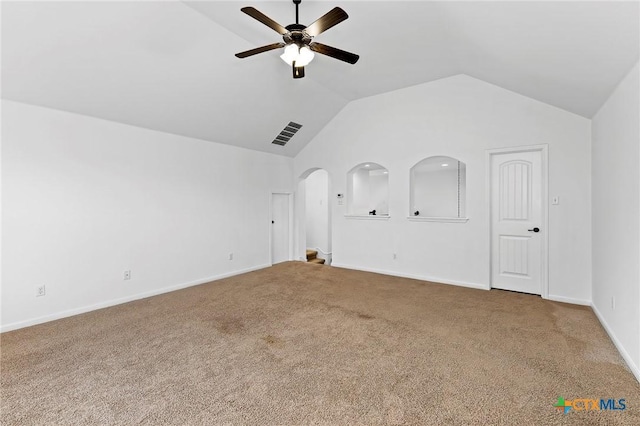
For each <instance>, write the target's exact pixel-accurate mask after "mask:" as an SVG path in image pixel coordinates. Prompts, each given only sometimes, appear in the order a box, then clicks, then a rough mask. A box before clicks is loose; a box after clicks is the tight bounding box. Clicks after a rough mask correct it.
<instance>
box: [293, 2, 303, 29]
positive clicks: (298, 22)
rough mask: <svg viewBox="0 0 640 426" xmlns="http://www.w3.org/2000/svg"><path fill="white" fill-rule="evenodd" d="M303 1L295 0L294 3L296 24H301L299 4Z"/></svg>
mask: <svg viewBox="0 0 640 426" xmlns="http://www.w3.org/2000/svg"><path fill="white" fill-rule="evenodd" d="M300 3H302V0H293V4H295V5H296V24H298V25H299V24H300V20H299V19H298V5H299V4H300Z"/></svg>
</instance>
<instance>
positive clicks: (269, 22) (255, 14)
mask: <svg viewBox="0 0 640 426" xmlns="http://www.w3.org/2000/svg"><path fill="white" fill-rule="evenodd" d="M240 10H241V11H242V12H244V13H246V14H247V15H249V16H251V17H252V18H253V19H256V20H258V21H260V22H262V23H263V24H265V25H266V26H267V27H269V28H271V29H273V30H275V31H276V32H277V33H279V34H280V35H285V34H286V33H287V32H288V31H287V29H286V28H285V27H283V26H282V25H280V24H278V23H277V22H276V21H274V20H273V19H271V18H269V17H268V16H267V15H265V14H264V13H262V12H260V11H258V9H256V8H254V7H243V8H242V9H240Z"/></svg>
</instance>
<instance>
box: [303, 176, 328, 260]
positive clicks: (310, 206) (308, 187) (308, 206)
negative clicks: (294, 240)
mask: <svg viewBox="0 0 640 426" xmlns="http://www.w3.org/2000/svg"><path fill="white" fill-rule="evenodd" d="M329 194H330V179H329V173H328V172H327V171H326V170H324V169H320V168H313V169H309V170H307V171H306V172H305V173H303V174H302V175H301V176H300V179H299V182H298V197H297V199H298V202H297V203H296V204H297V210H298V244H297V247H298V256H299V258H300V260H307V258H308V257H309V258H310V259H312V258H314V257H315V258H317V259H321V260H324V262H325V264H326V265H330V264H331V258H332V252H331V250H332V249H331V203H330V201H331V198H330V197H329ZM308 251H310V252H308Z"/></svg>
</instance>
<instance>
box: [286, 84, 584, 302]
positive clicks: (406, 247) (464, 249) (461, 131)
mask: <svg viewBox="0 0 640 426" xmlns="http://www.w3.org/2000/svg"><path fill="white" fill-rule="evenodd" d="M590 141H591V125H590V120H588V119H586V118H583V117H580V116H577V115H574V114H571V113H569V112H566V111H564V110H561V109H558V108H555V107H552V106H549V105H546V104H544V103H541V102H538V101H535V100H532V99H530V98H527V97H525V96H521V95H518V94H515V93H513V92H510V91H508V90H504V89H501V88H499V87H497V86H493V85H491V84H487V83H484V82H482V81H480V80H477V79H474V78H472V77H469V76H465V75H458V76H455V77H451V78H447V79H442V80H438V81H435V82H431V83H427V84H422V85H418V86H414V87H410V88H407V89H403V90H398V91H394V92H390V93H386V94H382V95H379V96H374V97H369V98H365V99H361V100H358V101H355V102H352V103H350V104H349V105H347V106H346V107H345V108H344V109H343V111H342V112H341V113H340V114H338V116H336V117H335V118H334V119H333V121H331V122H330V123H329V124H328V125H327V126H326V127H325V128H324V129H323V130H322V131H321V132H320V134H318V136H316V138H315V139H314V140H313V141H312V142H311V143H310V144H309V145H308V146H307V147H306V148H305V149H304V150H303V151H302V152H301V153H300V154H299V155H298V156H297V157H296V158H295V174H296V175H299V174H300V173H301V172H303V171H304V170H308V169H309V168H312V167H321V168H324V169H326V170H327V171H328V172H329V175H330V178H331V179H332V181H333V182H335V186H334V188H333V191H332V193H341V192H345V190H344V189H345V185H346V179H345V177H346V173H347V172H348V170H350V169H351V167H353V164H359V163H362V162H364V161H367V162H376V163H378V164H384V165H385V167H387V169H388V170H389V194H390V199H389V214H390V215H391V217H390V219H389V220H377V221H373V220H355V219H349V220H346V219H345V217H344V214H345V213H346V210H345V207H346V206H344V205H343V206H339V205H337V203H335V200H333V198H332V215H333V252H334V264H335V265H343V266H347V267H352V268H358V269H369V270H376V271H385V272H389V273H393V274H396V275H405V276H414V277H420V278H424V279H434V280H438V281H441V282H449V283H458V284H462V285H470V286H480V287H484V288H486V287H487V286H488V284H489V252H488V247H489V220H488V217H487V204H486V202H487V197H486V194H485V178H486V175H485V174H486V164H485V162H486V159H485V152H486V150H487V149H491V148H502V147H515V146H523V145H534V144H548V146H549V156H550V163H549V188H550V195H551V196H554V195H557V196H560V197H561V200H562V203H561V204H560V205H558V206H551V207H550V211H549V229H548V233H549V234H548V235H549V292H550V297H551V298H554V299H561V300H565V301H572V302H578V303H584V304H588V303H590V300H591V270H590V268H588V267H585V265H589V264H590V259H591V196H590V193H591V186H590V180H591V147H590ZM435 155H445V156H450V157H454V158H457V159H459V160H460V161H462V162H464V163H465V164H466V167H467V170H466V172H467V188H466V192H467V194H466V199H467V200H466V201H467V204H466V214H467V216H468V217H469V218H470V219H469V221H468V222H467V223H464V224H460V223H426V222H412V221H408V220H407V215H408V212H407V206H408V205H409V169H410V168H411V167H412V166H413V165H414V164H415V163H416V162H417V161H419V160H421V159H423V158H426V157H431V156H435ZM345 204H346V203H345ZM393 253H396V254H397V260H394V259H393Z"/></svg>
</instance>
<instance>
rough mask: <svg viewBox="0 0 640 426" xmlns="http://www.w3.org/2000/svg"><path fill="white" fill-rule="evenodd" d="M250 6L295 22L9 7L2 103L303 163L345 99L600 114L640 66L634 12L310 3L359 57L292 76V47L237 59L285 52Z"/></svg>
mask: <svg viewBox="0 0 640 426" xmlns="http://www.w3.org/2000/svg"><path fill="white" fill-rule="evenodd" d="M248 5H252V6H254V7H256V8H257V9H259V10H260V11H261V12H263V13H265V14H266V15H268V16H269V17H271V18H272V19H274V20H275V21H278V22H279V23H281V24H283V25H287V24H290V23H292V22H295V12H294V11H295V8H294V5H293V4H292V2H291V1H290V0H282V1H257V0H243V1H159V2H154V1H132V2H120V1H114V2H93V1H85V2H51V1H46V2H26V1H20V2H2V97H3V98H5V99H9V100H14V101H19V102H26V103H31V104H35V105H41V106H45V107H50V108H56V109H61V110H65V111H71V112H75V113H79V114H85V115H89V116H94V117H98V118H103V119H107V120H113V121H118V122H122V123H126V124H131V125H135V126H140V127H145V128H149V129H154V130H159V131H163V132H169V133H175V134H180V135H185V136H190V137H194V138H199V139H203V140H208V141H213V142H219V143H225V144H232V145H236V146H240V147H246V148H250V149H256V150H260V151H265V152H272V153H277V154H283V155H287V156H295V155H296V154H297V153H298V152H299V151H300V150H301V149H302V148H303V147H304V146H305V145H306V144H307V143H308V142H309V141H310V140H311V139H312V138H313V137H314V136H315V135H316V134H317V133H318V132H319V131H320V130H321V129H322V128H323V127H324V126H325V125H326V124H327V123H328V122H329V121H330V120H331V119H332V118H333V117H334V116H335V115H336V114H338V113H339V112H340V110H341V109H342V108H343V107H344V106H345V105H346V104H347V103H348V102H350V101H352V100H355V99H359V98H363V97H367V96H372V95H376V94H379V93H383V92H387V91H391V90H397V89H400V88H404V87H408V86H412V85H416V84H421V83H425V82H429V81H433V80H436V79H440V78H444V77H448V76H452V75H456V74H461V73H463V74H468V75H470V76H472V77H476V78H479V79H481V80H484V81H487V82H489V83H492V84H496V85H498V86H501V87H503V88H506V89H509V90H512V91H514V92H517V93H520V94H523V95H525V96H529V97H531V98H534V99H537V100H539V101H542V102H546V103H548V104H551V105H554V106H557V107H559V108H562V109H565V110H567V111H570V112H573V113H575V114H579V115H582V116H584V117H587V118H590V117H591V116H592V115H593V114H594V113H595V112H596V111H597V110H598V108H599V107H600V106H601V105H602V103H603V102H604V101H605V100H606V98H607V97H608V95H609V94H610V93H611V91H612V90H613V89H614V88H615V86H616V84H617V83H618V82H619V81H620V80H621V79H622V77H623V76H624V75H625V74H626V73H627V72H628V70H629V69H630V68H631V67H632V66H633V65H634V64H635V62H636V61H637V60H638V57H639V41H638V40H639V37H640V34H639V29H638V28H639V24H638V22H639V11H638V2H635V1H634V2H611V1H603V2H592V1H584V2H565V1H560V2H520V1H511V2H485V1H474V2H448V1H447V2H436V1H409V2H402V1H333V0H326V1H311V0H304V1H303V2H302V4H301V5H300V21H301V23H304V24H310V23H311V22H313V21H314V20H315V19H317V18H318V17H320V16H321V15H323V14H324V13H326V12H328V11H329V10H330V9H331V8H333V7H335V6H340V7H342V8H343V9H344V10H345V11H346V12H347V13H348V14H349V19H348V20H346V21H345V22H343V23H341V24H339V25H338V26H336V27H334V28H332V29H330V30H328V31H327V32H325V33H323V34H321V35H319V36H318V37H317V41H319V42H322V43H324V44H328V45H331V46H334V47H339V48H341V49H344V50H348V51H351V52H354V53H357V54H359V55H360V57H361V58H360V61H359V62H358V63H357V64H355V65H349V64H346V63H343V62H340V61H337V60H335V59H332V58H329V57H326V56H322V55H316V58H315V59H314V61H313V62H312V63H311V64H310V65H309V66H307V69H306V74H307V76H306V77H305V78H304V79H299V80H294V79H292V77H291V70H290V69H289V68H288V66H287V65H286V64H285V63H284V62H282V61H281V60H280V58H279V55H280V53H281V51H279V50H275V51H271V52H268V53H263V54H260V55H257V56H253V57H250V58H246V59H238V58H236V57H235V56H234V53H236V52H240V51H243V50H247V49H250V48H253V47H257V46H262V45H265V44H270V43H274V42H278V41H280V40H281V38H280V36H279V35H278V34H277V33H276V32H274V31H273V30H271V29H269V28H268V27H266V26H264V25H262V24H261V23H259V22H258V21H255V20H253V19H252V18H250V17H249V16H247V15H245V14H243V13H241V12H240V8H241V7H243V6H248ZM289 121H295V122H297V123H301V124H302V125H303V127H302V129H301V130H300V132H298V134H297V135H296V136H295V137H294V138H293V139H292V140H291V141H290V142H289V143H288V144H287V145H286V146H285V147H281V146H277V145H273V144H272V143H271V142H272V140H273V139H274V138H275V136H276V135H277V134H278V133H279V132H280V131H281V130H282V128H283V127H284V126H285V125H286V124H287V123H288V122H289Z"/></svg>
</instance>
